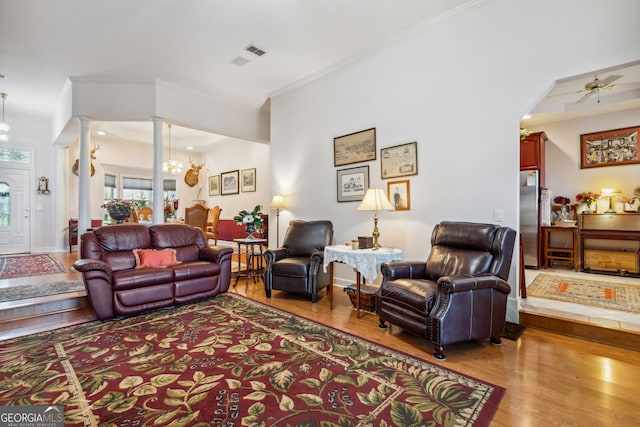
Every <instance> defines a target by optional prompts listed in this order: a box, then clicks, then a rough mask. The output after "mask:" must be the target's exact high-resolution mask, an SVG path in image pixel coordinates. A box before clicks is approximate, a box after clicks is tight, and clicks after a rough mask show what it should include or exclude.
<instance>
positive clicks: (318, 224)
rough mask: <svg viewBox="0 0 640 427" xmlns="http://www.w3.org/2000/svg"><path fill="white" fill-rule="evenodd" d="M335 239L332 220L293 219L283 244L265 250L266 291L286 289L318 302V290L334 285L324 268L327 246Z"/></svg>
mask: <svg viewBox="0 0 640 427" xmlns="http://www.w3.org/2000/svg"><path fill="white" fill-rule="evenodd" d="M332 242H333V224H332V223H331V221H291V222H290V223H289V228H288V229H287V233H286V234H285V236H284V241H283V242H282V247H280V248H277V249H269V250H267V251H266V252H265V253H264V258H265V261H266V267H265V271H264V290H265V293H266V295H267V298H271V290H272V289H277V290H283V291H288V292H295V293H300V294H306V295H310V296H311V302H313V303H315V302H317V301H318V291H320V290H322V289H324V288H327V287H328V286H331V283H330V277H329V274H328V273H326V272H324V271H323V268H322V265H323V262H324V247H325V246H328V245H331V243H332Z"/></svg>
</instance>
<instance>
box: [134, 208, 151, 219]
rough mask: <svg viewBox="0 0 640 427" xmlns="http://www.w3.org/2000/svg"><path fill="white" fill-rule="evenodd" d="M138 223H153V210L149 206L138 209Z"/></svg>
mask: <svg viewBox="0 0 640 427" xmlns="http://www.w3.org/2000/svg"><path fill="white" fill-rule="evenodd" d="M138 221H147V222H151V221H153V208H151V207H149V206H143V207H141V208H140V209H138Z"/></svg>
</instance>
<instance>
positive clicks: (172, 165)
mask: <svg viewBox="0 0 640 427" xmlns="http://www.w3.org/2000/svg"><path fill="white" fill-rule="evenodd" d="M167 126H168V127H169V160H168V161H166V162H163V163H162V170H163V171H164V172H169V173H170V174H171V175H178V174H179V173H180V172H182V163H180V162H179V161H177V160H173V159H172V158H171V124H169V123H168V124H167Z"/></svg>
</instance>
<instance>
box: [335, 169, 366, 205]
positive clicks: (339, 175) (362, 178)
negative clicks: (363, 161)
mask: <svg viewBox="0 0 640 427" xmlns="http://www.w3.org/2000/svg"><path fill="white" fill-rule="evenodd" d="M336 184H337V190H338V191H337V194H338V202H357V201H361V200H362V199H364V195H365V193H366V192H367V190H368V189H369V166H359V167H356V168H349V169H340V170H338V171H337V172H336Z"/></svg>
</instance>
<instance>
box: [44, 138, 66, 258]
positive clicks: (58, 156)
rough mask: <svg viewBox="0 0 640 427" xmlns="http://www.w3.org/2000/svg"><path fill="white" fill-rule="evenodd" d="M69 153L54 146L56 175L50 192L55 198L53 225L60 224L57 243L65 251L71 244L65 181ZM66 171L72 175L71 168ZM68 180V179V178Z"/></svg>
mask: <svg viewBox="0 0 640 427" xmlns="http://www.w3.org/2000/svg"><path fill="white" fill-rule="evenodd" d="M68 152H69V148H68V147H63V146H60V145H55V146H54V155H55V165H56V167H55V175H54V178H53V180H52V181H50V182H49V190H50V191H51V192H52V194H53V195H54V198H53V223H54V224H59V225H60V226H59V227H56V231H55V235H54V238H55V242H56V245H55V247H56V249H57V250H64V248H65V247H66V245H67V243H69V236H68V234H67V233H69V232H70V231H67V233H65V230H67V227H68V226H69V219H70V218H69V217H70V215H69V200H70V196H69V185H68V183H67V181H65V166H66V165H68V164H69V157H68V156H67V153H68ZM66 171H67V172H68V173H69V175H71V171H70V169H69V168H66ZM66 179H68V178H66Z"/></svg>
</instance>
